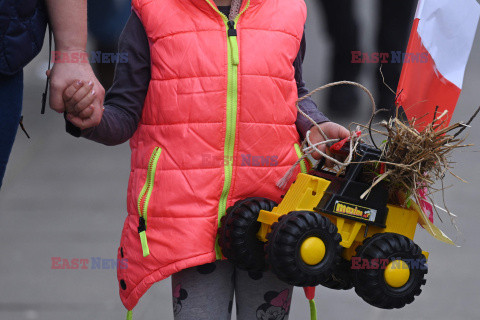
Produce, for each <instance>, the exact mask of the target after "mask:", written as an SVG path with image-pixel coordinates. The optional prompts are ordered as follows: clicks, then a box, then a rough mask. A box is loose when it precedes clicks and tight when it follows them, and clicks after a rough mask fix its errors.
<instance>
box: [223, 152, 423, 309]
mask: <svg viewBox="0 0 480 320" xmlns="http://www.w3.org/2000/svg"><path fill="white" fill-rule="evenodd" d="M380 157H381V152H380V150H378V149H376V148H374V147H372V146H370V145H367V144H363V143H360V144H359V145H358V147H357V149H356V152H355V154H354V158H353V161H352V163H351V164H350V165H349V166H348V167H347V168H346V170H345V174H343V175H340V176H337V175H336V174H334V173H332V172H329V171H325V170H322V169H321V166H322V165H321V164H320V165H319V166H317V167H316V168H315V169H312V170H310V172H309V173H308V174H305V173H300V174H299V175H298V176H297V178H296V180H295V182H294V183H293V184H292V185H291V186H290V188H289V189H288V191H287V192H286V194H285V195H284V196H283V197H282V201H281V202H280V204H278V205H277V204H276V203H275V202H273V201H271V200H269V199H265V198H259V197H255V198H247V199H244V200H240V201H237V202H236V203H235V204H234V205H233V206H232V207H230V208H228V209H227V211H226V215H225V216H224V217H223V218H222V220H221V227H220V229H219V245H220V247H221V248H222V253H223V255H224V256H225V257H226V258H227V259H229V260H230V261H231V262H233V263H234V264H235V265H237V266H238V267H240V268H242V269H246V270H265V269H266V268H270V269H271V270H272V271H273V272H274V273H275V274H276V275H277V276H278V278H280V279H281V280H283V281H285V282H287V283H289V284H291V285H295V286H301V287H311V286H316V285H319V284H320V285H323V286H325V287H328V288H332V289H339V290H341V289H343V290H347V289H351V288H352V287H355V291H356V293H357V294H358V295H359V296H360V297H361V298H363V300H365V301H366V302H367V303H369V304H371V305H373V306H376V307H379V308H384V309H392V308H402V307H403V306H405V305H406V304H409V303H411V302H412V301H413V300H414V298H415V296H417V295H419V294H420V293H421V291H422V290H421V286H422V285H424V284H425V281H426V280H425V279H424V277H425V274H426V273H427V271H428V269H427V264H426V261H427V257H428V253H427V252H424V251H422V250H421V249H420V247H419V246H418V245H416V244H415V243H414V242H413V237H414V234H415V230H416V226H417V222H418V220H419V214H418V212H417V211H415V210H411V209H405V208H401V207H399V206H395V205H391V204H388V203H387V202H388V186H387V185H386V184H385V183H379V184H378V185H376V186H375V187H374V188H373V189H372V190H371V192H370V194H369V195H368V197H366V198H365V199H361V197H360V196H361V195H362V194H363V193H364V192H365V191H366V190H367V189H368V188H369V187H370V186H371V181H372V180H371V179H370V183H368V182H367V180H368V179H366V176H367V175H369V174H370V175H371V174H372V172H371V168H372V166H371V165H370V166H367V165H366V164H365V161H370V160H379V159H380ZM373 173H374V172H373Z"/></svg>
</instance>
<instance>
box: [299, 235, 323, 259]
mask: <svg viewBox="0 0 480 320" xmlns="http://www.w3.org/2000/svg"><path fill="white" fill-rule="evenodd" d="M300 256H301V257H302V260H303V262H305V263H306V264H308V265H311V266H313V265H316V264H318V263H320V261H322V260H323V257H325V243H323V241H322V240H321V239H320V238H317V237H310V238H307V239H305V241H303V243H302V246H301V247H300Z"/></svg>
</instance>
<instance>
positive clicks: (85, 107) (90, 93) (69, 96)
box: [63, 80, 103, 129]
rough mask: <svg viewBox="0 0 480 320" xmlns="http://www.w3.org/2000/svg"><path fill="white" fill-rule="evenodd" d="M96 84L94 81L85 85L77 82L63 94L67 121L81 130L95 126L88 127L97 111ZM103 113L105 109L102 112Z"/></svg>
mask: <svg viewBox="0 0 480 320" xmlns="http://www.w3.org/2000/svg"><path fill="white" fill-rule="evenodd" d="M93 86H94V83H93V82H92V81H90V82H88V83H84V82H83V81H79V80H77V81H75V82H74V83H73V84H71V85H70V86H69V87H67V88H66V89H65V91H64V92H63V101H64V103H65V111H66V112H67V119H68V120H69V121H70V122H72V123H73V124H74V125H76V126H77V127H79V128H80V129H86V128H88V127H92V126H95V125H98V123H97V124H95V125H86V120H87V119H89V118H90V117H91V116H92V114H93V113H94V111H95V107H94V105H93V104H94V101H95V99H96V92H95V90H93ZM101 112H103V107H102V111H101Z"/></svg>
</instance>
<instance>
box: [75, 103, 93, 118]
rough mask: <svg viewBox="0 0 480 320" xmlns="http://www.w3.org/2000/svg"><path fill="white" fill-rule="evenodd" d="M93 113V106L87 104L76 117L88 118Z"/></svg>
mask: <svg viewBox="0 0 480 320" xmlns="http://www.w3.org/2000/svg"><path fill="white" fill-rule="evenodd" d="M92 114H93V106H92V105H89V106H88V107H87V108H84V109H83V110H82V111H81V112H79V113H78V114H77V117H79V118H81V119H84V120H85V119H88V118H90V117H91V116H92Z"/></svg>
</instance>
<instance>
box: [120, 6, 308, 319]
mask: <svg viewBox="0 0 480 320" xmlns="http://www.w3.org/2000/svg"><path fill="white" fill-rule="evenodd" d="M243 2H244V3H243V4H242V8H241V9H240V14H239V15H238V16H237V18H236V19H235V20H234V21H230V22H229V21H228V18H227V17H225V16H224V15H223V14H221V13H220V12H219V11H218V9H217V7H216V6H215V4H214V3H213V1H212V0H161V1H160V0H133V9H134V10H135V12H136V13H137V14H138V16H139V17H140V19H141V21H142V23H143V25H144V27H145V30H146V33H147V36H148V39H149V42H150V55H151V81H150V86H149V88H148V94H147V97H146V100H145V105H144V108H143V114H142V118H141V121H140V123H139V126H138V129H137V131H136V132H135V135H134V136H133V137H132V139H131V141H130V146H131V149H132V158H131V174H130V180H129V185H128V197H127V206H128V216H127V218H126V220H125V224H124V228H123V232H122V239H121V244H120V248H119V249H118V258H119V259H127V261H128V267H126V268H120V267H119V268H118V281H119V286H120V296H121V299H122V302H123V304H124V305H125V307H126V308H127V309H128V310H132V309H133V308H134V307H135V305H136V304H137V302H138V300H139V299H140V297H141V296H142V295H143V294H144V293H145V292H146V291H147V290H148V288H150V286H151V285H152V284H154V283H155V282H157V281H160V280H162V279H165V278H167V277H168V276H170V275H171V274H173V273H175V272H178V271H180V270H182V269H185V268H189V267H193V266H197V265H201V264H205V263H209V262H213V261H215V260H216V259H221V258H222V256H221V254H220V252H219V249H218V245H217V244H216V233H217V228H218V222H219V219H220V218H221V216H223V215H224V213H225V209H226V208H227V207H229V206H231V205H232V204H233V203H234V202H235V201H237V200H239V199H243V198H246V197H253V196H260V197H267V198H270V199H272V200H275V201H279V200H280V196H281V194H282V193H283V192H284V191H282V190H280V189H278V188H277V187H276V182H277V181H278V180H279V179H281V178H282V176H283V175H284V174H285V172H286V171H287V170H288V169H289V168H290V167H291V165H292V164H293V163H294V162H295V161H297V160H298V156H299V155H298V153H299V148H298V145H297V146H295V145H296V144H298V143H299V135H298V132H297V130H296V127H295V120H296V118H297V110H296V107H295V101H296V99H297V87H296V83H295V79H294V73H295V70H294V67H293V61H294V60H295V57H296V56H297V53H298V50H299V47H300V41H301V38H302V34H303V27H304V24H305V19H306V6H305V3H304V1H303V0H250V1H247V0H244V1H243ZM298 171H299V169H297V170H296V172H295V173H294V175H293V176H296V174H297V173H298ZM290 183H291V181H290Z"/></svg>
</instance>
